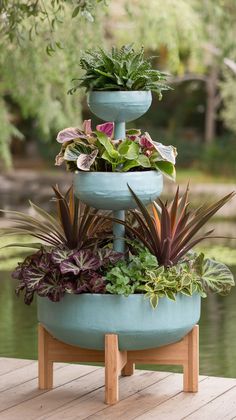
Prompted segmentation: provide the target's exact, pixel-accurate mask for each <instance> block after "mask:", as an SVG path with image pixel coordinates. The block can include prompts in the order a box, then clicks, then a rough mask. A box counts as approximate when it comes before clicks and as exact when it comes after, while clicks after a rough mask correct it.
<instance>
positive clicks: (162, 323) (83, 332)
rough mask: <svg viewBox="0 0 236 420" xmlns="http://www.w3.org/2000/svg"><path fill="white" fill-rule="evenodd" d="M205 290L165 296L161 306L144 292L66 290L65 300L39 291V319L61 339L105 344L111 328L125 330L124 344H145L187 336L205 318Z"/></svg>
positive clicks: (91, 345)
mask: <svg viewBox="0 0 236 420" xmlns="http://www.w3.org/2000/svg"><path fill="white" fill-rule="evenodd" d="M200 305H201V298H200V295H199V294H194V295H193V296H191V297H189V296H185V295H183V294H177V296H176V301H172V300H170V299H168V298H165V297H163V298H161V299H160V301H159V304H158V307H157V308H156V309H153V308H152V307H151V305H150V302H149V300H148V299H145V298H144V295H142V294H134V295H130V296H128V297H125V296H119V295H110V294H87V293H84V294H81V295H69V294H67V295H65V296H64V297H63V299H62V300H61V301H60V302H56V303H54V302H51V301H50V300H49V299H47V298H42V297H38V320H39V322H40V323H41V324H42V325H43V326H44V327H45V328H46V330H47V331H48V332H49V333H51V334H52V335H53V336H54V337H55V338H57V339H58V340H60V341H62V342H65V343H67V344H71V345H76V346H79V347H82V348H88V349H96V350H103V349H104V343H105V334H109V333H114V334H117V335H118V336H119V349H120V350H143V349H148V348H155V347H160V346H163V345H166V344H171V343H175V342H177V341H179V340H181V339H182V338H183V337H184V336H185V335H186V334H187V333H188V332H189V331H191V329H192V328H193V327H194V325H195V324H196V323H197V322H198V320H199V318H200Z"/></svg>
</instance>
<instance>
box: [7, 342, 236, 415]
mask: <svg viewBox="0 0 236 420" xmlns="http://www.w3.org/2000/svg"><path fill="white" fill-rule="evenodd" d="M113 344H114V343H113ZM116 356H117V359H116V360H117V367H118V370H119V369H120V368H121V367H122V365H123V364H124V363H125V357H119V350H117V349H116ZM1 360H2V359H1V358H0V366H2V367H4V366H5V365H4V364H2V365H1ZM12 362H13V364H12V366H14V370H15V372H17V375H16V381H15V384H14V381H13V374H14V371H13V370H12V369H11V367H10V366H8V369H9V371H8V373H6V374H3V375H2V376H0V378H3V377H5V379H6V380H7V381H8V382H6V383H8V385H9V386H10V388H8V389H6V390H5V391H4V390H2V392H0V419H1V420H15V419H27V420H36V419H37V420H48V419H50V420H64V419H70V420H73V419H74V420H85V419H87V420H88V419H89V420H96V419H101V420H110V419H114V420H115V419H120V420H124V419H125V420H131V419H132V420H133V419H139V420H151V419H153V420H154V419H155V420H156V419H161V420H180V419H181V420H183V419H189V420H209V418H211V419H212V420H231V419H233V418H235V417H236V398H235V397H236V379H228V378H214V377H200V378H199V381H200V384H199V385H200V386H199V392H198V393H185V392H182V375H181V374H171V373H168V372H150V371H140V370H137V371H136V372H135V374H134V375H132V376H131V377H123V378H121V379H120V400H121V401H120V402H119V403H118V404H115V405H106V404H104V402H103V395H104V369H103V368H101V367H95V366H86V365H78V364H74V365H72V364H70V365H66V364H57V363H56V364H55V367H54V369H55V385H54V389H53V390H38V389H37V380H36V377H35V376H36V373H37V370H36V367H37V363H36V362H30V364H29V366H28V367H29V369H28V371H27V365H25V366H22V364H21V361H20V360H19V364H18V365H17V363H16V360H13V361H12ZM7 363H8V364H9V363H10V359H9V360H8V361H7ZM124 366H125V365H124ZM124 366H123V368H124ZM18 373H20V374H19V375H18ZM0 374H1V371H0ZM30 378H31V379H30Z"/></svg>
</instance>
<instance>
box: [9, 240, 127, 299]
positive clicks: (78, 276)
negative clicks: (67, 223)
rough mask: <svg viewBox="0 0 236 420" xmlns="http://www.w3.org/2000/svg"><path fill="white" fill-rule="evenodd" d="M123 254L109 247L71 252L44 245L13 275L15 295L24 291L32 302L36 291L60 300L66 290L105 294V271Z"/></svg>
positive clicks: (26, 297) (67, 291)
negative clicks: (15, 284) (16, 281)
mask: <svg viewBox="0 0 236 420" xmlns="http://www.w3.org/2000/svg"><path fill="white" fill-rule="evenodd" d="M122 257H123V254H121V253H119V252H115V251H112V250H110V249H108V248H101V249H99V250H97V249H96V250H94V251H92V250H89V249H86V250H83V249H82V250H80V251H71V250H69V249H63V248H62V249H60V248H56V249H50V248H45V247H42V248H41V249H40V250H38V251H37V252H36V253H34V254H32V255H30V256H28V257H26V258H25V260H24V261H23V262H21V263H19V264H18V266H17V268H16V269H15V271H14V272H13V274H12V277H13V278H14V279H17V280H18V281H19V283H18V285H17V287H16V294H17V295H19V294H20V293H21V292H24V301H25V303H26V304H28V305H29V304H30V303H31V302H32V301H33V298H34V294H35V293H36V294H37V295H38V296H41V297H48V298H49V299H50V300H51V301H52V302H58V301H60V300H61V299H62V297H63V296H64V294H65V293H74V294H80V293H105V286H106V283H105V278H104V276H103V274H104V270H105V269H106V268H107V267H108V266H109V265H111V264H115V263H116V262H117V261H119V260H120V259H121V258H122Z"/></svg>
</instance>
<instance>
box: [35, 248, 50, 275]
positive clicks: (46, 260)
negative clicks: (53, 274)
mask: <svg viewBox="0 0 236 420" xmlns="http://www.w3.org/2000/svg"><path fill="white" fill-rule="evenodd" d="M35 265H36V267H38V268H40V269H41V270H42V271H44V272H47V271H48V270H50V265H51V255H50V253H48V252H45V253H44V254H42V255H41V257H40V259H39V261H38V262H37V263H35Z"/></svg>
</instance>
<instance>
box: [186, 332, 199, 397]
mask: <svg viewBox="0 0 236 420" xmlns="http://www.w3.org/2000/svg"><path fill="white" fill-rule="evenodd" d="M185 339H186V340H187V346H188V351H187V360H186V361H185V363H184V391H185V392H197V391H198V375H199V350H198V349H199V330H198V325H195V327H194V328H193V329H192V331H190V332H189V333H188V335H187V336H186V337H185Z"/></svg>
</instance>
